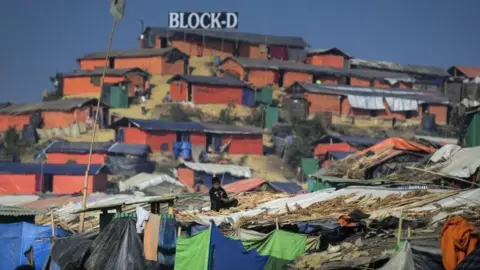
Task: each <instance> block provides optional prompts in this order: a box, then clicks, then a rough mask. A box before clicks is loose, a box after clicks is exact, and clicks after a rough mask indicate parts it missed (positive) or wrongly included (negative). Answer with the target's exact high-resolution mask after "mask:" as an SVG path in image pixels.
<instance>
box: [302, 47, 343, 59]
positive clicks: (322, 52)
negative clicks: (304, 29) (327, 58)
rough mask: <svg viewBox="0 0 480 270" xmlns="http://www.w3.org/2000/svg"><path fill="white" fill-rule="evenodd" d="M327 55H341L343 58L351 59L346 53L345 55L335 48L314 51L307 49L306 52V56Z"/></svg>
mask: <svg viewBox="0 0 480 270" xmlns="http://www.w3.org/2000/svg"><path fill="white" fill-rule="evenodd" d="M329 53H332V54H337V55H342V56H345V57H347V58H351V56H350V55H348V54H347V53H345V52H344V51H342V50H340V49H339V48H337V47H331V48H326V49H325V48H316V49H308V50H307V55H313V54H329Z"/></svg>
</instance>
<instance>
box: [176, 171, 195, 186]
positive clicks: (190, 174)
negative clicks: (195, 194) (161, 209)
mask: <svg viewBox="0 0 480 270" xmlns="http://www.w3.org/2000/svg"><path fill="white" fill-rule="evenodd" d="M177 172H178V178H179V180H180V182H182V183H183V184H184V185H185V186H187V187H189V188H193V186H194V185H195V180H194V179H195V172H194V171H193V170H192V169H189V168H178V169H177Z"/></svg>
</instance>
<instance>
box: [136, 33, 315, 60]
mask: <svg viewBox="0 0 480 270" xmlns="http://www.w3.org/2000/svg"><path fill="white" fill-rule="evenodd" d="M139 45H140V48H168V47H175V48H178V49H179V50H181V51H182V52H184V53H186V54H188V55H189V56H199V57H201V56H219V57H222V58H223V57H229V56H237V57H247V58H256V59H267V58H268V57H269V56H270V57H271V58H275V59H282V60H299V59H301V58H302V52H304V51H305V47H306V46H307V43H306V42H305V40H304V39H303V38H301V37H287V36H274V35H262V34H254V33H244V32H237V31H225V30H219V29H172V28H167V27H146V28H145V30H144V31H143V33H142V35H141V36H140V44H139Z"/></svg>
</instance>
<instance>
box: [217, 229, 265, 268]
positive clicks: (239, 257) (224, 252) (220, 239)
mask: <svg viewBox="0 0 480 270" xmlns="http://www.w3.org/2000/svg"><path fill="white" fill-rule="evenodd" d="M211 230H212V231H211V236H210V260H209V261H210V263H209V264H210V265H211V266H212V267H211V268H210V269H212V270H225V269H229V270H235V269H238V270H243V269H249V270H263V269H264V267H265V265H266V264H267V262H268V259H269V257H268V256H261V255H259V254H258V253H257V251H255V250H251V251H246V250H245V248H244V247H243V244H242V242H241V241H239V240H232V239H229V238H227V237H225V236H223V234H222V233H221V232H220V231H219V230H218V228H217V226H215V225H212V229H211Z"/></svg>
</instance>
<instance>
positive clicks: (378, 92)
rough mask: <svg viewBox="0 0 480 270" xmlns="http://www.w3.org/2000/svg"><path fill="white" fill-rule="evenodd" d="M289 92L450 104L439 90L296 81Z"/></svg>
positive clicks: (288, 89)
mask: <svg viewBox="0 0 480 270" xmlns="http://www.w3.org/2000/svg"><path fill="white" fill-rule="evenodd" d="M285 91H286V92H287V93H293V92H298V91H305V92H311V93H320V94H333V95H341V96H349V95H355V96H367V97H398V98H403V99H412V100H417V101H419V102H420V103H442V104H448V103H449V101H448V98H447V97H445V96H442V95H440V94H439V92H437V91H420V90H415V91H411V90H403V89H383V88H375V87H360V86H343V85H319V84H313V83H298V82H297V83H295V84H293V85H292V86H290V87H289V88H287V89H286V90H285Z"/></svg>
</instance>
